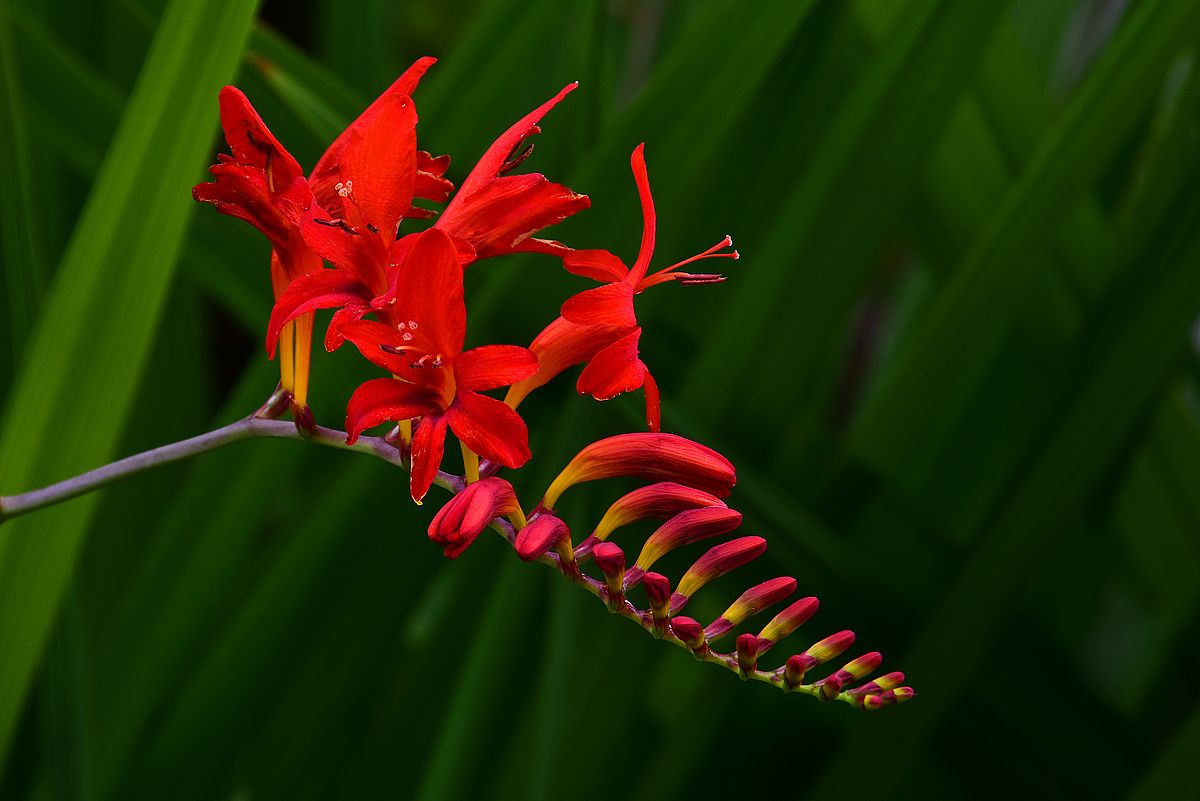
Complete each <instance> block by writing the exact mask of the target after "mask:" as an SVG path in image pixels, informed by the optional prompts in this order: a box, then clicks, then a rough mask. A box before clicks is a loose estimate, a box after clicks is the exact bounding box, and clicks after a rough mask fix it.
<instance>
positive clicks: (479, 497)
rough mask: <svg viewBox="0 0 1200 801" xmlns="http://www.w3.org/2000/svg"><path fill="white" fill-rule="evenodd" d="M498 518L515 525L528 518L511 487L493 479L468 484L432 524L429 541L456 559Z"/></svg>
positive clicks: (498, 479)
mask: <svg viewBox="0 0 1200 801" xmlns="http://www.w3.org/2000/svg"><path fill="white" fill-rule="evenodd" d="M497 517H507V518H509V519H510V520H511V521H513V525H514V526H519V525H520V523H523V522H524V518H525V516H524V514H522V512H521V506H520V504H519V503H518V502H517V496H516V493H514V492H513V488H512V485H511V484H509V483H508V482H507V481H505V480H504V479H502V478H496V477H495V476H492V477H491V478H485V479H483V480H482V481H476V482H475V483H474V484H468V485H467V486H466V488H465V489H463V491H462V492H460V493H458V494H457V495H455V496H454V497H453V498H451V499H450V500H449V501H447V502H446V505H445V506H443V507H442V508H441V509H439V510H438V513H437V514H436V515H434V516H433V520H432V521H431V522H430V524H429V539H431V540H433V541H434V542H436V543H438V544H439V545H441V546H443V553H444V554H445V555H446V556H447V557H449V558H450V559H454V558H455V557H457V556H458V555H459V554H461V553H462V552H463V551H465V550H466V549H467V547H468V546H469V545H470V544H471V543H472V542H474V541H475V538H476V537H478V536H479V535H480V534H481V533H482V532H483V530H484V529H485V528H487V527H488V524H489V523H491V522H492V520H494V519H495V518H497Z"/></svg>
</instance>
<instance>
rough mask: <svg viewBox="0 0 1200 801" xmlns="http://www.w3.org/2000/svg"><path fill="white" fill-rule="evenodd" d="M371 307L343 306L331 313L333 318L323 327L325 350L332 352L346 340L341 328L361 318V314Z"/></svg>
mask: <svg viewBox="0 0 1200 801" xmlns="http://www.w3.org/2000/svg"><path fill="white" fill-rule="evenodd" d="M369 311H371V309H370V308H369V307H367V306H358V305H352V306H343V307H342V308H340V309H338V310H337V311H335V312H334V313H333V318H332V319H330V321H329V327H328V328H326V329H325V350H327V351H329V352H330V353H333V352H334V351H335V350H337V349H338V348H340V347H341V346H342V343H343V342H345V341H346V337H345V336H344V335H343V334H342V328H343V327H344V326H345V325H346V324H348V323H353V322H356V321H358V320H361V319H362V317H363V315H364V314H366V313H367V312H369Z"/></svg>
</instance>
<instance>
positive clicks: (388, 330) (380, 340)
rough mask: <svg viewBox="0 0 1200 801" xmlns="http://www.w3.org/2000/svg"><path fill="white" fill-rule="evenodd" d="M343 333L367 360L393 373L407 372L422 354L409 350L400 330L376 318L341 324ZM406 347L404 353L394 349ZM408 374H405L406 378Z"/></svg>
mask: <svg viewBox="0 0 1200 801" xmlns="http://www.w3.org/2000/svg"><path fill="white" fill-rule="evenodd" d="M341 334H342V336H343V337H345V338H346V339H348V340H350V342H352V343H353V344H354V346H355V347H356V348H358V350H359V352H360V353H362V355H363V356H364V357H366V359H367V361H369V362H371V363H372V364H376V365H378V366H380V367H382V368H383V369H384V370H387V371H388V372H389V373H393V374H407V373H408V372H409V371H410V370H411V367H410V365H412V363H413V362H415V361H416V360H417V359H418V358H419V357H420V356H421V355H422V354H421V352H418V351H415V350H407V347H408V346H409V343H407V342H405V341H404V340H402V339H401V338H400V332H399V331H397V330H396V329H394V328H392V327H391V326H390V325H384V324H383V323H377V322H375V321H374V320H357V321H354V322H347V323H345V324H344V325H342V326H341ZM401 348H405V351H404V352H403V353H395V352H393V351H394V350H398V349H401ZM407 377H408V376H407V375H405V378H407Z"/></svg>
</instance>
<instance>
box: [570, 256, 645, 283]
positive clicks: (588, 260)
mask: <svg viewBox="0 0 1200 801" xmlns="http://www.w3.org/2000/svg"><path fill="white" fill-rule="evenodd" d="M563 267H565V268H566V269H567V272H569V273H573V274H575V275H582V276H583V277H584V278H592V279H595V280H596V281H622V280H624V279H625V276H627V275H628V274H629V268H628V267H626V266H625V264H624V262H622V261H621V260H620V259H618V258H617V257H616V256H614V255H613V254H611V253H609V252H608V251H607V250H574V251H571V252H570V253H569V254H567V255H566V256H564V257H563Z"/></svg>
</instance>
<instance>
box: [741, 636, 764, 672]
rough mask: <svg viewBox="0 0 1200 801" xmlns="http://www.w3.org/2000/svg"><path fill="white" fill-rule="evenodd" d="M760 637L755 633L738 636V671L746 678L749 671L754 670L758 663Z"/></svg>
mask: <svg viewBox="0 0 1200 801" xmlns="http://www.w3.org/2000/svg"><path fill="white" fill-rule="evenodd" d="M758 646H759V639H758V637H757V636H756V635H754V634H739V635H738V638H737V661H738V673H739V674H740V675H741V677H742V678H743V679H744V678H746V674H747V673H752V672H754V668H755V665H757V663H758V654H759V650H758Z"/></svg>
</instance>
